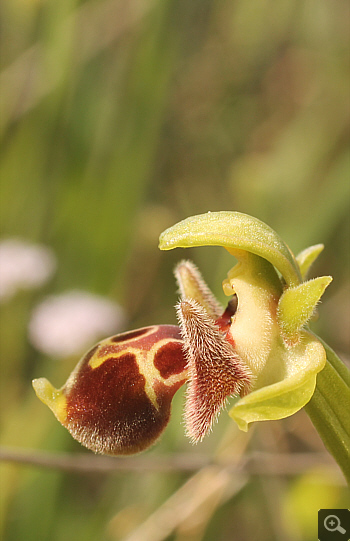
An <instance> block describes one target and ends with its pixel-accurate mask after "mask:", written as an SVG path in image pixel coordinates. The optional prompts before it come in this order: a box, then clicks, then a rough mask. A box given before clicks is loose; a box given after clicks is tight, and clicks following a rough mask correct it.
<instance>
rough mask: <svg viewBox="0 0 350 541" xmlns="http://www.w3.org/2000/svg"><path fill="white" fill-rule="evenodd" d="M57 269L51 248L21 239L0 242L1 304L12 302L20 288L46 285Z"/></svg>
mask: <svg viewBox="0 0 350 541" xmlns="http://www.w3.org/2000/svg"><path fill="white" fill-rule="evenodd" d="M55 268H56V258H55V256H54V254H53V252H52V250H51V249H50V248H47V247H46V246H42V245H40V244H32V243H30V242H26V241H25V240H21V239H5V240H3V241H2V242H0V301H6V300H8V299H10V298H11V297H12V296H13V295H14V294H15V293H16V292H17V291H18V290H19V289H31V288H35V287H38V286H40V285H42V284H43V283H45V282H46V281H47V280H48V279H49V278H50V277H51V276H52V274H53V272H54V270H55Z"/></svg>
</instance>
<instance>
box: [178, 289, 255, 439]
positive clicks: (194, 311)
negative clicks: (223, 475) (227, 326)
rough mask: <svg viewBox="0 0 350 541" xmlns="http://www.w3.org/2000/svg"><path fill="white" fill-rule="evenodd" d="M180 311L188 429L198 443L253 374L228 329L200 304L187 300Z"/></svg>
mask: <svg viewBox="0 0 350 541" xmlns="http://www.w3.org/2000/svg"><path fill="white" fill-rule="evenodd" d="M177 313H178V318H179V321H180V328H181V332H182V337H183V340H184V348H185V351H186V354H187V363H188V364H187V367H188V371H189V383H188V387H187V396H186V406H185V423H186V430H187V435H188V436H189V437H190V438H191V440H192V441H193V442H198V441H201V440H202V439H203V438H204V436H205V435H206V434H207V433H208V432H209V431H210V430H211V427H212V424H213V422H214V421H215V420H216V418H217V416H218V414H219V412H220V410H221V408H222V407H223V406H224V405H225V402H226V399H227V397H229V396H232V395H237V394H239V393H240V391H241V390H243V389H244V388H247V387H249V385H250V382H251V377H252V376H251V372H250V370H249V368H248V367H247V366H246V365H245V363H244V362H243V361H242V359H240V357H238V355H237V354H236V353H235V350H234V347H233V345H232V344H231V343H230V342H228V341H227V340H226V338H225V332H222V330H220V328H219V326H218V325H216V323H215V321H214V320H213V319H211V318H210V317H209V316H208V314H207V313H206V311H205V310H204V309H203V308H202V306H201V305H200V304H199V303H197V302H196V301H194V300H192V299H184V300H182V301H181V302H179V304H178V305H177Z"/></svg>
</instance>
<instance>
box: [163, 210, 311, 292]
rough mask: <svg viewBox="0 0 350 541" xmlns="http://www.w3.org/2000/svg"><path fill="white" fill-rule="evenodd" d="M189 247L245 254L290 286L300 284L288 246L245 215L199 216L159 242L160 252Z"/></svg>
mask: <svg viewBox="0 0 350 541" xmlns="http://www.w3.org/2000/svg"><path fill="white" fill-rule="evenodd" d="M190 246H223V247H225V248H227V249H229V251H230V252H231V253H233V254H234V255H236V253H235V252H234V250H245V251H247V252H251V253H253V254H256V255H259V256H261V257H262V258H264V259H266V260H267V261H269V262H270V263H272V265H274V266H275V267H276V269H277V270H279V271H280V273H281V274H282V276H283V277H284V279H285V281H286V283H287V284H288V285H289V286H296V285H298V284H299V283H300V282H301V274H300V271H299V267H298V264H297V262H296V260H295V258H294V256H293V254H292V252H291V251H290V249H289V248H288V246H287V245H286V244H285V243H284V242H283V240H282V239H281V238H280V237H279V236H278V235H277V233H276V232H275V231H274V230H273V229H271V228H270V227H269V226H268V225H266V224H264V223H263V222H261V221H260V220H258V219H257V218H253V217H252V216H248V215H247V214H242V213H240V212H230V211H221V212H208V213H206V214H199V215H197V216H192V217H190V218H186V219H185V220H183V221H182V222H179V223H177V224H175V225H174V226H173V227H170V228H169V229H167V230H166V231H164V232H163V233H162V234H161V235H160V238H159V248H160V249H161V250H171V249H173V248H177V247H181V248H187V247H190Z"/></svg>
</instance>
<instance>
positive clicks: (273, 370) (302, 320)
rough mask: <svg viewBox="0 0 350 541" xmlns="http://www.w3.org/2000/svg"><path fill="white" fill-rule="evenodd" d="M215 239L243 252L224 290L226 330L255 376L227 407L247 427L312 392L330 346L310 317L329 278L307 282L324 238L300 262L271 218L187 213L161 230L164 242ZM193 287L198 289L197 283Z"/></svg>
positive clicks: (295, 406) (283, 413) (280, 414)
mask: <svg viewBox="0 0 350 541" xmlns="http://www.w3.org/2000/svg"><path fill="white" fill-rule="evenodd" d="M214 245H216V246H223V247H225V248H226V249H227V250H228V251H229V252H230V253H231V254H232V255H233V256H235V257H236V259H237V260H238V264H237V265H236V266H235V267H233V269H231V270H230V271H229V273H228V276H227V278H226V279H225V280H224V282H223V290H224V293H225V294H226V295H227V296H232V295H237V298H238V305H237V309H236V311H235V313H234V315H233V316H232V321H231V326H230V330H229V336H228V338H229V339H230V342H231V343H232V344H233V345H234V349H235V352H236V353H237V355H238V357H239V358H240V359H242V361H244V363H245V364H246V366H247V367H248V369H249V370H250V372H251V374H252V376H253V378H252V385H251V389H250V392H249V393H247V394H244V393H242V396H241V398H239V399H238V400H237V402H236V403H235V404H234V406H233V407H232V408H231V410H230V416H231V417H232V418H233V419H234V420H235V421H236V423H237V424H238V426H239V428H241V429H242V430H247V429H248V425H249V424H250V423H252V422H254V421H265V420H274V419H282V418H284V417H287V416H289V415H292V414H294V413H295V412H297V411H298V410H300V409H301V408H302V407H304V406H305V404H307V403H308V402H309V400H310V399H311V397H312V395H313V393H314V390H315V386H316V377H317V374H318V373H319V372H320V371H321V370H322V369H323V367H324V366H325V363H326V353H325V349H324V347H323V345H322V344H321V342H320V341H319V340H318V339H317V338H316V337H315V336H314V335H313V334H312V333H311V332H310V331H309V330H308V329H307V326H306V325H307V321H308V320H309V318H310V317H311V315H312V314H313V312H314V308H315V306H316V304H317V302H318V301H319V299H320V297H321V295H322V294H323V292H324V290H325V288H326V287H327V285H328V284H329V283H330V281H331V278H330V277H322V278H318V279H315V280H310V281H308V282H303V277H305V276H306V274H307V271H308V268H309V266H310V265H311V263H312V262H313V260H314V259H315V257H316V256H317V255H318V253H319V252H320V251H321V250H322V246H321V245H317V246H316V247H314V248H313V247H311V248H309V249H307V250H306V251H304V253H303V254H301V255H300V257H299V261H300V262H301V264H300V265H299V262H298V258H295V257H294V255H293V253H292V252H291V250H290V249H289V248H288V246H287V245H286V244H285V243H284V242H283V241H282V239H281V238H280V237H279V236H278V235H277V233H275V232H274V231H273V230H272V229H271V228H270V227H269V226H267V225H266V224H264V223H263V222H261V221H260V220H258V219H256V218H252V217H251V216H248V215H245V214H241V213H238V212H228V211H222V212H208V213H206V214H201V215H198V216H193V217H190V218H187V219H186V220H183V221H182V222H180V223H178V224H176V225H174V226H173V227H170V228H169V229H167V230H166V231H165V232H164V233H162V235H161V236H160V244H159V247H160V249H162V250H170V249H172V248H176V247H182V248H186V247H193V246H214ZM192 289H193V288H192ZM188 295H189V296H192V297H193V298H194V297H195V296H197V297H198V295H195V293H194V292H193V290H192V291H191V292H190V293H188Z"/></svg>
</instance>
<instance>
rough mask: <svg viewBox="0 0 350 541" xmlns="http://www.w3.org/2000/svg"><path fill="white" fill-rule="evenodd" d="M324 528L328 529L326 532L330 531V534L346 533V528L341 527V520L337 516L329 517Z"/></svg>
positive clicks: (325, 520)
mask: <svg viewBox="0 0 350 541" xmlns="http://www.w3.org/2000/svg"><path fill="white" fill-rule="evenodd" d="M323 524H324V527H325V528H326V530H328V531H329V532H336V531H337V532H340V533H342V534H344V533H346V530H344V528H342V527H341V525H340V520H339V518H338V517H337V516H336V515H328V516H327V517H326V518H325V519H324V523H323Z"/></svg>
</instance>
